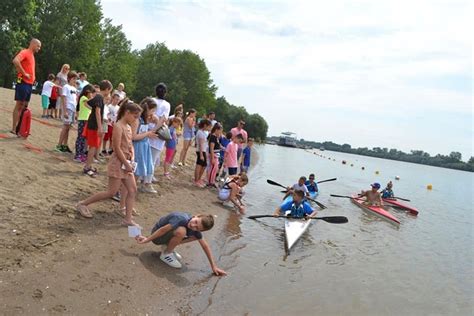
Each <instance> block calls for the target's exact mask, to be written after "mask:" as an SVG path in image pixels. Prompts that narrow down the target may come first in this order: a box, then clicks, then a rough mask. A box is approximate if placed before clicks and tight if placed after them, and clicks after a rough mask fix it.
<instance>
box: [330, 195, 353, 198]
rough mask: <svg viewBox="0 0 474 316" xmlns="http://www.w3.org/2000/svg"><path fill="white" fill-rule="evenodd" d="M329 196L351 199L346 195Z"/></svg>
mask: <svg viewBox="0 0 474 316" xmlns="http://www.w3.org/2000/svg"><path fill="white" fill-rule="evenodd" d="M329 196H332V197H339V198H348V199H352V196H347V195H338V194H329Z"/></svg>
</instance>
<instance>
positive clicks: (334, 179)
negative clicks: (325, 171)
mask: <svg viewBox="0 0 474 316" xmlns="http://www.w3.org/2000/svg"><path fill="white" fill-rule="evenodd" d="M336 180H337V178H332V179H327V180H321V181H318V182H316V183H317V184H320V183H323V182H329V181H336Z"/></svg>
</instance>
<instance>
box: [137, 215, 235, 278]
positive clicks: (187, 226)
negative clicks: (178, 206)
mask: <svg viewBox="0 0 474 316" xmlns="http://www.w3.org/2000/svg"><path fill="white" fill-rule="evenodd" d="M213 226H214V217H212V215H196V216H191V214H188V213H183V212H173V213H170V214H168V215H166V216H164V217H162V218H160V220H159V221H158V222H157V223H156V224H155V226H154V227H153V229H152V230H151V235H150V236H148V237H145V236H137V237H135V239H136V240H137V242H138V243H139V244H145V243H147V242H150V241H152V242H153V243H154V244H156V245H166V249H165V250H164V251H162V252H161V255H160V259H161V261H163V262H164V263H166V264H167V265H169V266H171V267H173V268H178V269H179V268H181V267H182V265H181V263H180V262H179V260H181V259H182V257H181V255H180V254H179V253H177V252H176V251H175V250H174V249H175V248H176V246H178V245H181V244H184V243H187V242H191V241H195V240H197V241H198V242H199V244H200V245H201V247H202V250H203V251H204V253H205V254H206V256H207V259H208V260H209V263H210V264H211V269H212V272H214V274H215V275H218V276H220V275H227V273H226V272H225V271H224V270H221V269H219V268H218V267H217V265H216V263H215V262H214V259H213V257H212V253H211V247H209V244H208V243H207V242H206V240H204V238H203V237H202V233H201V232H203V231H206V230H209V229H211V228H212V227H213Z"/></svg>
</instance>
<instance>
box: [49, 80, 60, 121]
mask: <svg viewBox="0 0 474 316" xmlns="http://www.w3.org/2000/svg"><path fill="white" fill-rule="evenodd" d="M58 96H59V78H55V79H54V86H53V88H52V90H51V97H50V98H49V107H48V114H49V117H50V118H53V117H54V118H55V119H57V118H58V109H57V108H56V103H57V100H58ZM53 114H54V116H53Z"/></svg>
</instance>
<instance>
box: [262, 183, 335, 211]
mask: <svg viewBox="0 0 474 316" xmlns="http://www.w3.org/2000/svg"><path fill="white" fill-rule="evenodd" d="M267 183H268V184H271V185H276V186H279V187H282V188H285V189H286V187H285V186H284V185H281V184H280V183H278V182H275V181H273V180H270V179H267ZM286 192H287V191H285V192H284V193H286ZM306 199H308V200H311V201H313V202H314V203H316V204H317V205H318V206H319V207H320V208H321V209H325V208H327V207H326V206H325V205H324V204H322V203H320V202H318V201H316V200H313V199H312V198H309V197H306Z"/></svg>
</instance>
